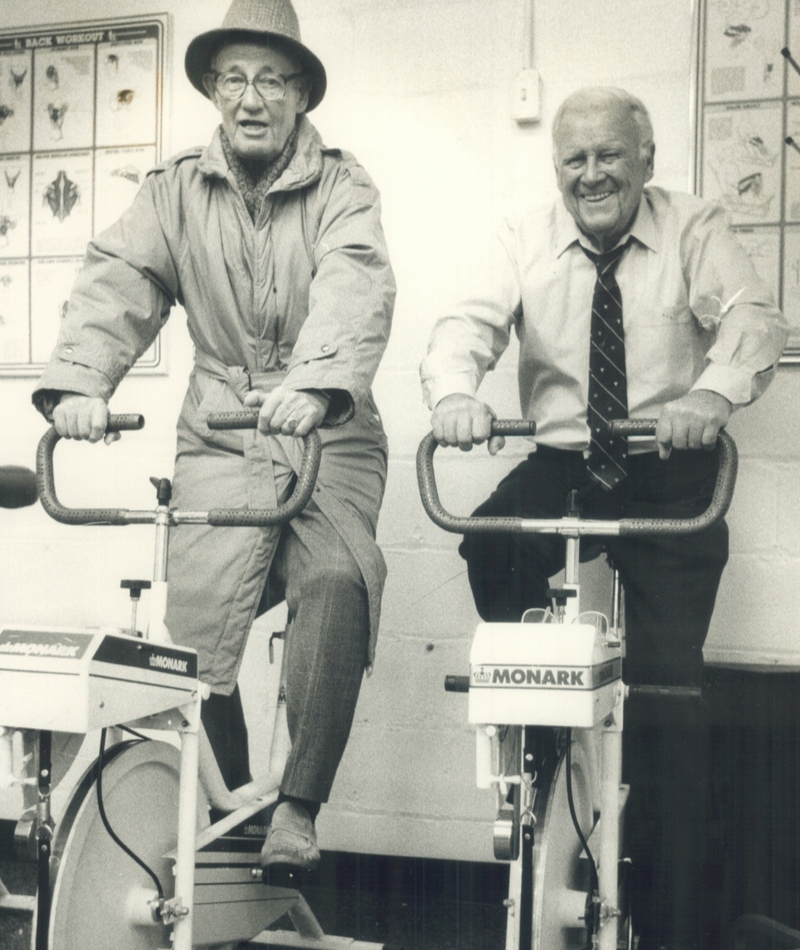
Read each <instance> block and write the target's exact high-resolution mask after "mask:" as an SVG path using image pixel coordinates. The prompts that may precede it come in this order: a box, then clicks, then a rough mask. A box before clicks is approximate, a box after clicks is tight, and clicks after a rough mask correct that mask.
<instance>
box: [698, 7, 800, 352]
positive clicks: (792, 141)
mask: <svg viewBox="0 0 800 950" xmlns="http://www.w3.org/2000/svg"><path fill="white" fill-rule="evenodd" d="M697 13H698V18H697V19H698V31H697V37H698V41H697V45H696V52H697V62H696V84H695V85H696V90H695V103H694V106H695V161H694V190H695V192H696V193H697V194H699V195H702V196H703V197H704V198H708V199H710V200H711V201H717V202H719V203H720V204H722V205H723V206H724V207H725V208H726V209H727V210H728V212H729V214H730V216H731V219H732V222H733V228H734V230H735V231H736V232H737V234H738V236H739V239H740V240H741V242H742V244H743V245H744V246H745V248H746V249H747V250H748V251H749V253H750V255H751V257H752V259H753V262H754V264H755V266H756V270H757V271H758V272H759V274H760V275H761V276H762V278H763V279H764V280H766V281H767V283H768V284H769V285H770V286H771V287H772V288H773V290H774V292H775V295H776V298H777V300H778V303H779V306H780V307H781V309H782V310H783V312H784V314H785V315H786V318H787V320H788V321H789V323H790V325H791V328H792V331H791V336H790V338H789V345H788V347H787V350H786V352H785V354H784V362H795V363H800V0H698V6H697Z"/></svg>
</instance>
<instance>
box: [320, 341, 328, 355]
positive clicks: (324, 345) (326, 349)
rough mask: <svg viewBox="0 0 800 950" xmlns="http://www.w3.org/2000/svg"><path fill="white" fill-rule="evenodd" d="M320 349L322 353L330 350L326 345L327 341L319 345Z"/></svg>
mask: <svg viewBox="0 0 800 950" xmlns="http://www.w3.org/2000/svg"><path fill="white" fill-rule="evenodd" d="M320 350H321V351H322V352H323V353H328V352H329V351H330V347H329V346H328V344H327V343H323V344H322V346H321V347H320Z"/></svg>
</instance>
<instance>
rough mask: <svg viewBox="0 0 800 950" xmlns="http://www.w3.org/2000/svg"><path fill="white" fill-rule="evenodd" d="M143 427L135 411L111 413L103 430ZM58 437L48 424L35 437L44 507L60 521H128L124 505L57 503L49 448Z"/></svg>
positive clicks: (51, 451)
mask: <svg viewBox="0 0 800 950" xmlns="http://www.w3.org/2000/svg"><path fill="white" fill-rule="evenodd" d="M143 426H144V416H142V415H139V414H138V413H128V414H123V415H111V416H109V417H108V424H107V425H106V432H126V431H133V430H136V429H141V428H143ZM60 439H61V436H60V435H59V434H58V432H56V430H55V428H54V427H52V426H51V427H50V428H49V429H48V430H47V432H45V434H44V435H43V436H42V438H41V439H40V440H39V446H38V448H37V450H36V485H37V488H38V490H39V499H40V501H41V503H42V507H43V508H44V510H45V511H46V512H47V513H48V515H50V517H51V518H53V519H54V520H55V521H60V522H61V523H62V524H108V525H124V524H128V521H127V520H126V516H127V514H128V509H127V508H67V507H65V506H64V505H62V504H61V502H60V501H59V500H58V496H57V495H56V486H55V478H54V475H53V451H54V450H55V447H56V445H57V443H58V442H59V441H60Z"/></svg>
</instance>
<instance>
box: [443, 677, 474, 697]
mask: <svg viewBox="0 0 800 950" xmlns="http://www.w3.org/2000/svg"><path fill="white" fill-rule="evenodd" d="M444 689H445V692H447V693H468V692H469V677H468V676H458V675H456V674H455V673H448V674H447V675H446V676H445V678H444Z"/></svg>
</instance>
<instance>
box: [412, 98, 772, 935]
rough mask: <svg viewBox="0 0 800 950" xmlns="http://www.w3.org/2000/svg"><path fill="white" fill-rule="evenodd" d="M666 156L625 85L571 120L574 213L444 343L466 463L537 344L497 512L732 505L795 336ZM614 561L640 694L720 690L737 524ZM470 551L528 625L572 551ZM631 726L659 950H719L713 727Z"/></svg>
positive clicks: (572, 109) (519, 250)
mask: <svg viewBox="0 0 800 950" xmlns="http://www.w3.org/2000/svg"><path fill="white" fill-rule="evenodd" d="M654 155H655V144H654V141H653V130H652V124H651V121H650V118H649V115H648V113H647V109H646V108H645V106H644V105H643V104H642V103H641V102H640V101H639V100H638V99H636V98H635V97H633V96H631V95H630V94H629V93H627V92H625V91H624V90H621V89H614V88H590V89H584V90H581V91H579V92H577V93H574V94H573V95H572V96H570V97H569V98H568V99H567V100H566V101H565V102H564V103H563V104H562V106H561V107H560V109H559V110H558V112H557V114H556V117H555V120H554V123H553V159H554V165H555V171H556V177H557V181H558V186H559V190H560V192H561V197H560V198H559V199H557V200H556V201H555V203H554V204H553V205H552V206H551V207H550V208H547V209H545V210H541V211H532V210H528V211H524V212H522V213H521V214H519V215H518V216H517V217H516V218H515V219H513V220H510V221H507V222H506V223H505V224H504V225H503V226H502V228H501V229H500V231H499V233H498V234H497V236H496V238H495V241H494V243H493V245H492V247H491V249H490V251H489V253H488V254H487V255H486V257H485V261H484V263H485V266H482V267H480V268H479V269H478V271H477V272H476V273H475V274H474V276H473V282H472V284H471V286H469V287H467V288H465V292H464V294H463V295H462V297H461V301H462V302H461V303H459V304H457V305H456V306H454V307H453V308H451V309H450V310H449V311H448V312H447V313H446V314H445V315H444V316H442V318H441V319H440V320H439V321H438V322H437V324H436V326H435V328H434V331H433V334H432V336H431V341H430V345H429V349H428V354H427V356H426V358H425V360H424V361H423V364H422V370H421V373H422V382H423V389H424V393H425V398H426V401H427V403H428V405H429V407H430V408H431V409H432V411H433V414H432V420H431V421H432V428H433V432H434V434H435V436H436V439H437V441H438V442H439V444H441V445H451V446H459V447H460V448H461V449H463V450H468V449H471V448H472V446H473V445H474V444H480V443H483V442H486V441H487V440H488V445H489V451H490V452H492V453H494V452H496V451H497V450H498V448H500V447H501V446H502V440H501V439H498V438H496V437H493V438H489V430H490V426H491V422H492V419H493V418H494V412H493V411H492V409H491V408H490V407H489V406H488V405H486V404H485V403H484V402H482V401H481V400H480V399H479V398H477V396H476V392H477V390H478V387H479V385H480V383H481V381H482V379H483V377H484V375H485V374H486V372H487V371H490V370H492V369H493V368H494V367H495V365H496V364H497V361H498V360H499V359H500V357H501V355H502V353H503V352H504V351H505V349H506V347H507V346H508V343H509V339H510V335H511V331H512V329H514V330H515V331H516V334H517V336H518V338H519V343H520V348H519V367H518V380H519V395H520V404H521V410H522V415H523V417H525V418H528V419H532V420H535V422H536V425H537V432H536V437H535V442H536V451H534V452H533V453H531V455H530V456H529V457H528V458H527V459H526V460H525V461H523V462H522V463H521V464H520V465H519V466H517V468H515V469H514V470H513V471H512V472H511V473H509V475H508V476H506V478H505V479H503V481H502V482H501V483H500V485H499V486H498V488H497V489H496V491H495V492H494V493H493V495H492V496H491V497H490V498H489V499H488V500H487V501H486V502H485V503H484V504H483V505H481V506H480V507H479V508H478V509H477V511H476V514H480V515H486V516H504V515H516V516H522V517H544V518H548V517H559V516H561V515H563V514H564V512H565V508H566V504H567V496H568V494H569V492H570V491H577V493H578V497H579V499H580V505H581V511H582V513H583V514H584V516H586V517H601V518H602V517H606V518H612V519H616V518H620V517H637V516H649V517H664V518H670V517H686V516H691V515H693V514H697V513H699V512H700V511H702V510H704V509H705V507H707V504H708V500H709V498H710V496H711V492H712V489H713V483H714V479H715V474H716V451H715V443H716V440H717V436H718V434H719V431H720V429H721V428H723V427H724V426H725V424H726V423H727V422H728V419H729V417H730V414H731V412H732V411H733V410H734V409H736V408H738V407H740V406H744V405H746V404H748V403H750V402H752V401H753V400H754V399H756V398H757V397H758V396H759V395H760V394H761V393H762V392H763V391H764V389H765V388H766V387H767V385H768V384H769V382H770V381H771V379H772V377H773V375H774V371H775V367H776V364H777V362H778V359H779V357H780V354H781V352H782V350H783V347H784V345H785V342H786V334H787V331H786V323H785V321H784V319H783V317H782V316H781V314H780V313H779V311H778V310H777V309H776V307H775V304H774V301H773V299H772V295H771V293H770V292H769V290H768V289H767V288H766V287H765V285H764V284H763V282H762V281H761V280H760V279H759V277H758V276H757V275H756V273H755V270H754V268H753V266H752V264H751V262H750V260H749V258H748V257H747V254H746V253H745V252H744V250H743V249H742V248H741V246H740V245H739V244H738V243H737V241H736V240H735V237H734V236H733V235H732V234H731V233H730V230H729V228H728V222H727V219H726V217H725V215H724V213H723V212H722V211H721V210H720V209H719V208H717V207H715V206H713V205H710V204H708V203H707V202H705V201H702V200H701V199H699V198H696V197H694V196H690V195H685V194H679V193H675V192H670V191H666V190H664V189H662V188H658V187H653V186H648V184H647V183H648V182H649V181H650V180H651V178H652V177H653V171H654ZM620 416H630V417H631V418H644V419H651V418H652V419H656V420H657V423H658V424H657V429H656V443H657V451H655V450H651V451H640V452H638V453H634V452H631V454H629V453H628V451H627V446H625V445H624V444H621V445H620V444H618V443H619V442H620V440H613V439H611V438H609V436H608V434H607V426H606V423H607V422H608V421H609V420H610V419H612V418H617V417H620ZM685 449H695V450H699V449H704V450H706V451H682V450H685ZM673 450H675V451H673ZM604 548H605V550H606V553H607V554H608V556H609V559H610V560H611V561H612V562H613V563H614V565H615V566H616V567H617V568H618V569H619V571H620V575H621V578H622V582H623V586H624V589H625V595H626V627H627V655H626V660H625V666H626V670H625V676H626V681H627V682H643V683H660V684H677V685H698V684H700V683H701V681H702V670H703V654H702V647H703V643H704V641H705V638H706V635H707V632H708V626H709V623H710V620H711V614H712V611H713V608H714V600H715V597H716V592H717V588H718V586H719V581H720V578H721V575H722V571H723V568H724V566H725V563H726V560H727V526H726V525H725V524H724V523H723V524H720V525H718V526H717V527H715V528H714V529H712V530H710V531H707V532H704V533H703V534H700V535H695V536H692V537H691V538H676V537H672V538H668V537H658V538H647V539H636V538H609V539H607V541H605V542H604ZM460 552H461V554H462V556H463V557H464V558H465V560H466V561H467V566H468V572H469V580H470V585H471V588H472V592H473V595H474V598H475V603H476V606H477V609H478V612H479V613H480V614H481V616H482V617H483V618H484V619H486V620H495V621H497V620H507V621H516V620H519V619H520V617H521V616H522V613H523V612H524V611H525V610H526V609H528V608H530V607H544V606H547V605H548V604H549V600H548V598H547V594H546V591H547V588H548V587H549V586H550V585H549V578H550V577H552V576H553V575H555V574H556V573H558V571H559V570H561V568H562V567H563V565H564V553H565V545H564V541H563V539H561V538H558V537H556V536H548V535H540V536H536V537H531V536H527V537H526V536H522V535H511V534H504V535H496V536H490V535H487V534H483V533H481V534H475V535H470V536H468V537H467V538H465V539H464V541H463V543H462V545H461V547H460ZM593 553H594V554H595V555H596V554H597V553H599V552H598V551H597V549H595V551H594V552H593ZM681 715H682V714H681V713H679V714H678V716H679V717H680V716H681ZM631 719H632V720H633V721H632V725H633V726H634V727H635V726H636V722H635V715H634V716H633V717H631ZM673 719H674V717H673ZM628 725H629V722H628V718H627V717H626V753H630V754H629V755H628V761H629V762H630V763H631V766H632V767H634V768H635V770H636V772H635V777H636V778H638V779H639V780H640V781H639V787H640V795H639V796H638V801H635V800H632V802H631V806H632V811H633V812H634V813H635V814H637V813H638V819H639V821H638V827H639V829H640V830H641V829H643V828H645V827H650V828H658V833H657V834H653V835H651V836H650V837H647V836H646V835H645V834H644V832H642V834H641V837H640V841H639V848H638V850H639V852H640V854H639V861H638V864H639V866H640V869H641V873H640V876H639V885H638V889H639V890H640V891H641V892H642V893H641V895H640V896H642V897H643V899H644V900H645V901H646V907H647V910H646V911H645V913H644V915H643V916H640V917H639V920H640V921H641V923H642V943H641V950H654V948H660V947H662V946H669V947H673V946H675V947H679V948H680V950H684V948H685V947H694V946H700V945H701V944H702V939H703V937H702V933H701V930H702V922H701V921H699V920H698V919H697V915H693V914H692V908H693V907H694V906H695V905H696V904H697V896H696V895H697V892H696V884H697V880H698V879H697V877H696V875H693V874H692V873H691V871H692V867H693V866H694V867H695V870H697V871H698V873H700V863H701V860H702V843H701V841H700V838H701V837H702V835H701V834H700V831H701V826H702V814H701V809H700V802H701V799H702V796H701V795H700V794H699V793H697V785H696V783H695V782H693V780H692V776H691V775H689V776H687V774H686V768H687V763H689V764H690V765H691V762H692V761H693V758H692V754H687V750H688V749H689V748H690V745H692V744H694V749H695V752H694V761H695V762H702V736H703V729H702V728H701V727H700V723H699V721H698V718H697V715H696V713H695V712H694V711H692V712H691V713H690V714H687V715H686V716H685V720H684V723H683V728H681V727H680V726H679V725H675V724H671V725H669V726H666V727H665V728H663V729H656V730H654V731H646V730H644V726H642V737H641V741H640V743H639V744H638V745H637V744H636V741H635V734H636V732H637V730H636V728H633V729H630V730H629V729H628ZM673 776H674V778H673ZM662 779H663V781H662ZM648 780H649V781H650V782H651V783H652V784H651V786H650V787H648V786H647V784H646V783H647V781H648ZM679 785H681V786H682V787H680V788H679V787H678V786H679ZM637 809H638V812H637ZM665 814H666V817H665ZM698 835H699V837H698ZM634 848H636V842H634ZM665 908H666V909H667V911H668V912H667V913H661V911H662V910H663V909H665Z"/></svg>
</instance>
